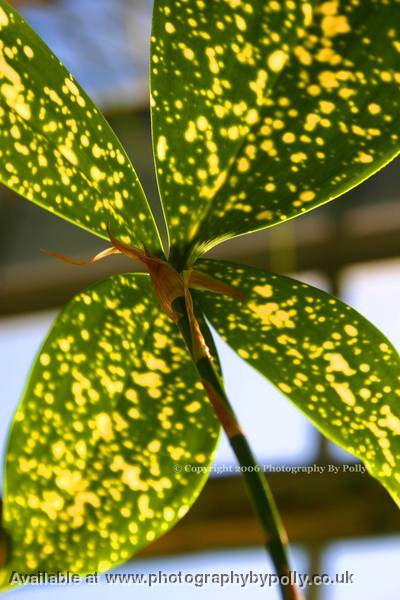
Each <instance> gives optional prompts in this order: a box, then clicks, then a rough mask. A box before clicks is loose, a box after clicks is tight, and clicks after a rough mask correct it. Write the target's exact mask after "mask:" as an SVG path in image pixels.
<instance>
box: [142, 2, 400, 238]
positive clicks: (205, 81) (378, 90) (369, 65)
mask: <svg viewBox="0 0 400 600" xmlns="http://www.w3.org/2000/svg"><path fill="white" fill-rule="evenodd" d="M169 4H171V3H169V2H166V1H164V2H159V3H158V6H159V9H158V11H157V12H156V16H155V34H156V39H155V41H153V61H154V58H155V57H157V59H158V62H157V63H156V64H154V62H153V76H152V77H153V90H154V91H153V95H154V96H155V98H154V101H155V107H154V108H153V113H154V121H155V127H154V130H155V142H156V144H158V143H160V138H161V136H164V137H165V142H163V143H162V144H161V145H160V147H161V150H162V152H161V154H165V161H161V162H160V161H159V170H160V169H162V171H163V172H161V173H160V172H159V179H160V186H161V188H162V191H163V196H164V198H165V200H166V202H167V203H170V204H171V206H172V205H173V206H172V207H171V208H170V209H169V208H168V206H167V211H168V210H170V212H171V215H170V217H169V224H170V227H172V226H173V224H172V218H173V217H174V218H175V219H176V221H177V222H176V225H175V227H176V228H178V227H182V228H183V233H182V235H185V236H186V237H185V240H188V238H191V236H195V241H196V242H197V244H198V245H199V246H205V245H208V247H210V246H212V245H213V244H215V243H216V242H217V240H219V239H223V238H227V237H233V236H235V235H239V234H243V233H248V232H250V231H256V230H259V229H264V228H266V227H269V226H271V225H274V224H276V223H279V222H281V221H284V220H286V219H290V218H292V217H295V216H296V215H299V214H300V213H302V212H305V211H308V210H310V209H311V208H314V207H316V206H318V205H320V204H323V203H325V202H327V201H329V200H331V199H333V198H335V197H337V196H339V195H340V194H343V193H344V192H346V191H347V190H349V189H350V188H352V187H354V186H355V185H357V184H359V183H360V182H361V181H363V180H364V179H365V178H367V177H368V176H370V175H372V174H373V173H374V172H376V171H377V170H378V169H380V168H381V167H382V166H384V165H385V164H386V163H387V162H388V161H390V160H391V159H393V158H394V157H395V156H396V155H397V154H398V152H399V149H400V141H399V134H398V131H397V126H396V123H397V120H398V113H399V109H400V93H399V86H400V25H399V23H400V3H399V2H398V0H396V1H393V2H382V1H380V0H363V1H362V2H348V1H346V0H340V1H339V0H332V1H327V2H326V1H323V2H322V1H320V2H318V3H317V7H318V8H317V9H316V10H315V11H314V17H313V25H312V26H311V27H308V28H307V30H306V31H305V35H303V37H302V38H301V39H299V40H298V41H297V42H296V44H295V46H294V48H293V50H292V52H291V54H290V58H289V61H288V63H287V65H286V66H285V68H284V69H283V70H282V72H281V74H280V76H279V77H277V78H274V79H273V78H269V79H268V84H269V85H266V86H265V88H264V89H263V87H262V85H261V82H262V81H263V79H262V78H261V76H259V78H258V79H257V76H256V74H257V73H260V71H259V70H260V69H263V70H264V72H267V71H266V69H267V65H268V61H269V57H270V48H266V47H263V46H262V39H263V37H262V36H260V35H259V30H258V28H257V23H259V22H261V20H262V10H261V8H260V4H261V3H259V2H256V1H252V2H250V1H249V2H247V3H245V2H231V5H236V7H237V8H236V9H230V8H229V3H228V2H220V3H218V5H219V6H220V10H221V14H222V13H223V12H224V13H225V14H224V17H221V16H220V13H219V12H218V11H217V10H216V9H215V8H214V7H215V4H216V3H215V2H213V1H212V0H208V1H207V0H204V1H203V2H198V3H190V9H191V10H192V11H193V15H191V16H192V17H193V18H194V19H195V20H197V21H198V25H197V26H196V27H194V28H191V27H190V25H189V22H188V18H187V17H188V11H189V6H188V7H187V8H185V9H184V8H181V9H180V10H179V11H174V12H172V10H173V9H171V12H172V14H169V15H167V14H165V10H164V13H162V12H161V9H162V8H163V7H165V6H166V5H169ZM262 4H263V5H264V6H265V7H267V9H266V10H268V7H272V5H273V6H274V7H276V8H278V7H279V6H280V7H282V6H283V5H284V3H278V2H265V3H262ZM200 5H202V6H203V7H204V8H199V6H200ZM246 6H250V7H251V8H252V9H253V13H252V14H249V15H246V12H245V11H246V8H245V7H246ZM281 10H283V9H281ZM210 14H212V15H213V16H215V18H214V25H213V26H212V25H210V23H209V22H208V21H206V19H207V15H210ZM237 14H240V15H241V16H243V18H245V20H246V30H245V31H244V32H240V31H239V30H238V29H236V31H235V30H234V26H233V23H231V24H229V26H228V21H229V20H231V21H233V20H234V18H235V15H237ZM278 14H279V13H277V15H278ZM182 15H184V16H183V17H182ZM204 15H205V16H204ZM166 22H171V23H172V24H173V26H174V28H175V30H176V32H173V33H172V34H170V35H166V34H165V33H164V35H163V39H162V40H161V31H162V26H165V25H166ZM221 22H222V23H224V24H226V25H225V29H221V30H218V24H219V23H221ZM206 23H207V26H206ZM203 24H204V25H203ZM272 31H274V28H273V29H272ZM201 32H204V34H205V33H208V34H209V36H210V37H209V38H208V39H207V38H206V37H205V38H204V39H203V38H201ZM239 35H242V38H243V41H242V42H241V43H239V41H238V36H239ZM195 36H197V37H195ZM246 43H247V44H248V46H245V44H246ZM287 43H288V33H287V31H285V30H283V31H282V35H281V38H280V40H278V41H277V45H276V46H274V49H275V48H277V49H279V48H280V49H282V48H283V44H287ZM186 48H188V49H189V50H192V51H193V53H194V59H193V61H186V62H187V63H188V64H187V66H186V67H185V66H184V64H183V61H184V59H183V58H178V57H179V53H180V56H182V55H183V53H184V52H185V49H186ZM207 48H208V49H209V51H208V52H209V55H210V57H211V56H213V57H214V59H215V60H216V61H217V66H216V67H215V71H217V68H218V73H215V74H213V73H210V68H209V67H210V66H211V65H213V64H214V59H212V60H211V59H210V64H208V62H207V61H206V56H205V50H206V49H207ZM246 48H247V52H248V56H249V59H248V61H250V57H257V59H258V60H256V61H255V64H254V65H249V64H245V65H243V64H242V63H241V62H240V56H241V53H243V52H245V51H246ZM211 53H212V54H211ZM178 71H180V72H179V73H178ZM154 72H155V74H154ZM263 77H264V79H265V75H264V76H263ZM257 81H258V84H257ZM224 82H225V83H224ZM167 86H168V91H166V88H167ZM213 86H214V87H213ZM217 88H218V89H219V90H220V92H219V93H216V91H215V90H217ZM213 90H214V91H213ZM252 90H255V91H256V92H257V93H253V92H252ZM156 92H157V95H156ZM174 102H175V104H174ZM177 102H180V103H181V105H182V107H181V108H179V107H178V108H177V107H176V103H177ZM241 103H242V106H243V108H245V110H244V112H243V113H242V114H241V115H237V114H235V106H240V105H241ZM179 106H180V105H179ZM249 111H252V112H250V113H249ZM249 114H251V115H252V118H251V119H250V123H249V122H248V115H249ZM202 117H206V119H207V127H206V126H205V123H206V122H205V121H204V127H205V131H204V132H201V131H200V132H199V131H198V127H197V125H196V129H195V128H194V126H190V123H195V122H196V123H197V119H199V118H200V119H201V118H202ZM167 118H168V122H166V124H165V125H163V124H162V122H161V119H167ZM253 119H254V122H253ZM231 127H234V128H236V129H235V130H234V131H236V130H238V131H239V136H238V139H237V140H235V141H234V142H231V143H229V131H230V128H231ZM186 132H188V133H187V135H185V134H186ZM191 138H194V140H195V141H194V142H189V141H188V139H191ZM165 147H166V148H167V150H166V151H165ZM176 176H178V178H179V180H180V179H181V178H182V180H183V182H180V181H179V180H178V181H177V182H176V181H175V180H174V178H175V177H176ZM203 177H204V179H203ZM173 203H176V204H173ZM192 203H193V204H192ZM180 206H183V209H182V208H181V210H185V211H186V209H188V212H187V214H186V213H185V214H184V215H183V216H182V215H180V214H179V210H178V209H179V207H180ZM173 209H174V210H173ZM202 219H203V221H202ZM201 221H202V222H201ZM191 227H192V229H191ZM173 236H174V240H175V239H176V238H177V236H178V233H177V232H176V231H174V232H173Z"/></svg>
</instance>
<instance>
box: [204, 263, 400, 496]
mask: <svg viewBox="0 0 400 600" xmlns="http://www.w3.org/2000/svg"><path fill="white" fill-rule="evenodd" d="M196 268H199V269H201V270H205V271H206V272H207V273H209V274H210V275H212V276H213V277H216V278H218V279H220V280H222V281H224V282H225V283H228V284H230V285H234V286H237V287H238V288H239V289H241V290H242V292H244V294H245V295H246V302H244V303H240V302H238V301H237V300H232V299H229V298H227V297H223V296H218V297H216V295H215V294H211V293H205V292H201V293H200V292H198V293H197V297H198V300H199V304H200V306H201V307H202V308H203V310H204V312H205V314H206V316H207V317H208V319H209V320H210V322H211V323H212V325H213V326H214V327H215V329H216V330H217V331H218V333H219V334H220V335H221V336H222V337H223V338H224V339H225V340H226V341H227V342H228V344H229V345H230V346H232V348H234V350H236V352H237V353H238V354H239V355H240V356H241V357H242V358H243V359H245V360H246V361H247V362H248V363H249V364H251V365H252V366H253V367H255V368H256V369H257V370H258V371H260V373H262V374H263V375H264V376H265V377H267V378H268V379H270V381H271V382H272V383H274V384H275V385H276V386H277V387H278V388H279V389H280V390H281V391H282V392H283V393H284V394H285V395H286V396H287V397H288V398H289V399H290V400H291V401H292V402H293V403H294V404H295V405H296V406H297V407H298V408H299V409H300V410H301V411H302V412H303V413H304V414H306V415H307V416H308V417H309V418H310V419H311V421H312V422H313V423H314V424H315V425H316V426H317V427H318V428H319V429H320V430H321V431H322V432H323V433H324V434H325V435H326V436H327V437H328V438H330V439H331V440H333V441H334V442H336V443H337V444H339V445H340V446H342V447H343V448H344V449H345V450H347V451H348V452H350V453H351V454H354V455H355V456H357V457H358V458H360V459H361V460H362V461H363V462H364V463H365V464H366V466H367V468H368V470H369V471H370V473H371V474H372V475H374V476H375V477H376V478H377V479H379V480H380V481H381V483H382V484H383V485H384V486H385V487H386V488H387V489H388V490H389V491H390V493H391V494H392V496H393V498H394V499H395V500H396V502H397V503H399V504H400V470H399V462H398V457H399V456H400V398H399V397H400V360H399V355H398V353H397V352H396V350H395V349H394V348H393V346H392V345H391V344H390V342H389V341H388V340H387V339H386V338H385V337H384V335H383V334H382V333H381V332H380V331H378V330H377V329H376V328H375V327H374V326H373V325H372V324H371V323H369V321H367V320H366V319H365V318H364V317H362V316H361V315H360V314H359V313H357V312H356V311H355V310H353V309H352V308H350V307H349V306H347V305H346V304H344V303H343V302H341V301H340V300H337V299H336V298H334V297H332V296H330V295H329V294H327V293H325V292H322V291H320V290H317V289H315V288H313V287H311V286H309V285H306V284H304V283H300V282H298V281H296V280H293V279H289V278H287V277H282V276H279V275H272V274H268V273H265V272H263V271H260V270H259V269H254V268H250V267H245V266H240V265H235V264H232V263H224V262H219V261H200V262H199V263H198V265H197V267H196ZM248 400H249V399H248ZM284 427H285V425H284V424H282V434H284Z"/></svg>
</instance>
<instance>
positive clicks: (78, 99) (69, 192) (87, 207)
mask: <svg viewBox="0 0 400 600" xmlns="http://www.w3.org/2000/svg"><path fill="white" fill-rule="evenodd" d="M0 181H1V182H2V183H4V184H5V185H6V186H8V187H10V188H12V189H13V190H15V191H16V192H18V193H19V194H21V195H22V196H24V197H25V198H28V199H29V200H32V201H33V202H35V203H36V204H39V205H40V206H42V207H43V208H46V209H47V210H49V211H51V212H54V213H56V214H57V215H59V216H61V217H63V218H64V219H67V220H68V221H71V222H73V223H75V224H76V225H79V226H80V227H83V228H85V229H88V230H89V231H92V232H93V233H95V234H96V235H99V236H100V237H103V238H107V237H108V236H107V225H109V226H110V228H111V230H112V231H113V233H114V235H116V236H118V237H119V239H120V240H122V241H124V240H125V243H127V244H131V245H140V244H141V243H143V244H145V246H146V247H147V248H148V249H149V250H151V251H152V252H154V253H160V252H161V243H160V240H159V235H158V232H157V228H156V225H155V222H154V219H153V216H152V213H151V211H150V208H149V206H148V203H147V200H146V197H145V195H144V192H143V190H142V187H141V185H140V183H139V180H138V178H137V175H136V173H135V171H134V169H133V167H132V165H131V163H130V161H129V159H128V157H127V156H126V154H125V152H124V150H123V148H122V146H121V144H120V142H119V141H118V139H117V138H116V136H115V134H114V132H113V131H112V129H111V128H110V126H109V125H108V123H107V122H106V121H105V119H104V117H103V116H102V115H101V114H100V112H99V111H98V109H97V108H96V107H95V106H94V104H93V102H92V101H91V100H90V98H89V97H88V96H87V95H86V94H85V92H84V91H83V90H82V89H81V87H80V86H79V85H78V83H77V82H76V81H75V80H74V78H73V77H72V75H71V74H70V73H69V72H68V71H67V70H66V69H65V68H64V67H63V66H62V65H61V63H60V62H59V60H58V59H57V58H56V57H55V56H54V55H53V54H52V53H51V52H50V50H49V49H48V47H47V46H46V45H45V44H44V43H43V41H42V40H41V39H40V38H39V37H38V36H37V35H36V33H35V32H34V31H33V30H32V29H31V28H30V27H29V25H28V24H27V23H26V22H25V21H24V20H23V19H22V17H21V16H20V15H19V14H18V13H17V12H16V11H15V10H14V9H13V8H11V7H10V5H9V4H8V3H7V2H5V0H0Z"/></svg>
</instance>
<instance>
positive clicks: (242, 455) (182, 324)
mask: <svg viewBox="0 0 400 600" xmlns="http://www.w3.org/2000/svg"><path fill="white" fill-rule="evenodd" d="M172 308H173V310H174V312H175V314H176V315H179V319H178V320H177V325H178V327H179V329H180V331H181V334H182V336H183V339H184V340H185V343H186V345H187V347H188V349H189V351H190V353H191V356H192V358H193V361H194V363H195V365H196V368H197V371H198V373H199V375H200V378H201V381H202V383H203V386H204V389H205V391H206V394H207V396H208V398H209V400H210V402H211V404H212V406H213V408H214V411H215V413H216V415H217V418H218V420H219V421H220V423H221V425H222V427H223V429H224V431H225V433H226V435H227V436H228V439H229V442H230V445H231V447H232V449H233V451H234V453H235V456H236V458H237V460H238V462H239V464H240V466H241V467H242V474H243V477H244V479H245V482H246V486H247V491H248V493H249V496H250V499H251V501H252V504H253V507H254V510H255V513H256V515H257V517H258V520H259V522H260V524H261V526H262V528H263V530H264V534H265V539H266V541H265V547H266V550H267V552H268V553H269V555H270V556H271V559H272V562H273V564H274V568H275V570H276V573H277V575H278V576H279V582H280V589H281V594H282V599H283V600H302V595H301V593H300V591H299V589H298V588H297V586H295V585H294V584H292V583H289V584H288V585H285V584H284V583H283V582H284V581H285V580H284V579H283V577H286V578H287V577H288V578H289V581H290V572H291V569H290V562H289V557H288V538H287V534H286V531H285V528H284V526H283V523H282V521H281V518H280V516H279V512H278V509H277V506H276V504H275V501H274V498H273V495H272V492H271V489H270V487H269V485H268V482H267V480H266V478H265V476H264V475H263V473H262V471H261V468H260V467H259V465H258V464H257V461H256V459H255V457H254V455H253V452H252V450H251V448H250V445H249V443H248V441H247V438H246V436H245V435H244V433H243V431H242V429H241V427H240V424H239V422H238V420H237V418H236V415H235V413H234V410H233V408H232V406H231V404H230V402H229V399H228V397H227V395H226V392H225V389H224V385H223V382H222V380H221V378H220V376H219V374H218V372H217V370H216V368H215V366H214V360H213V357H212V356H211V353H210V349H209V347H207V352H202V353H201V349H202V348H204V347H205V346H206V343H205V339H206V337H207V336H206V335H205V333H203V331H202V329H201V324H200V322H199V321H197V320H196V323H197V325H198V326H197V327H193V324H192V323H191V316H190V313H191V311H188V307H187V299H186V298H185V297H184V296H180V297H178V298H176V299H175V300H174V302H173V303H172ZM196 336H197V337H200V336H201V338H202V339H194V338H196ZM199 353H201V356H200V357H199Z"/></svg>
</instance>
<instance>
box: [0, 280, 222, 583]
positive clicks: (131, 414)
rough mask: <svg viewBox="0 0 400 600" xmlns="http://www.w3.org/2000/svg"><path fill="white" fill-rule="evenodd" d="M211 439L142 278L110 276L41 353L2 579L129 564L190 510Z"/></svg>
mask: <svg viewBox="0 0 400 600" xmlns="http://www.w3.org/2000/svg"><path fill="white" fill-rule="evenodd" d="M218 431H219V426H218V425H217V422H216V420H215V418H214V413H213V410H212V408H211V406H210V404H209V402H208V400H207V399H206V397H205V395H204V392H203V388H202V386H201V384H200V382H199V379H198V376H197V373H196V370H195V368H194V365H193V363H192V362H191V359H190V356H189V354H188V352H187V350H186V348H185V346H184V344H183V341H181V338H180V334H179V331H178V329H177V328H176V326H175V325H174V323H172V321H170V320H169V319H168V318H167V317H166V316H165V315H164V314H163V313H161V312H160V309H159V308H158V304H157V301H156V299H155V297H154V295H153V292H152V286H151V283H150V279H149V277H148V276H147V275H133V274H129V275H121V276H115V277H113V278H111V279H108V280H106V281H103V282H102V283H99V284H97V285H95V286H94V287H92V288H91V289H89V290H88V291H86V292H84V293H82V294H81V295H80V296H77V297H76V298H74V299H73V300H72V301H71V302H70V303H69V304H68V305H67V307H66V308H65V309H64V311H63V312H62V313H61V315H60V316H59V318H58V319H57V320H56V322H55V325H54V326H53V328H52V330H51V331H50V334H49V336H48V338H47V340H46V341H45V343H44V346H43V348H42V350H41V352H40V354H39V356H38V359H37V360H36V363H35V365H34V367H33V371H32V373H31V376H30V379H29V381H28V384H27V388H26V391H25V393H24V396H23V399H22V402H21V404H20V406H19V408H18V410H17V413H16V415H15V418H14V423H13V427H12V430H11V434H10V439H9V444H8V450H7V459H6V480H5V495H4V526H5V528H6V530H7V531H8V533H9V534H10V536H11V538H12V554H11V562H10V563H9V564H8V565H7V570H8V572H10V571H12V570H15V571H19V572H22V573H24V572H30V571H31V572H32V571H37V570H39V571H40V570H44V571H48V572H49V571H50V572H54V571H56V570H60V571H66V570H69V571H73V572H77V573H88V572H94V571H103V570H105V569H108V568H110V567H112V566H113V565H116V564H119V563H121V562H124V561H126V560H128V559H129V558H130V557H131V555H132V554H133V553H135V552H137V551H138V550H139V549H140V548H142V547H143V546H144V545H146V544H148V543H149V542H151V541H152V540H154V539H156V538H157V537H159V536H160V535H161V534H163V533H164V532H165V531H167V530H168V529H170V528H171V527H172V526H173V525H174V524H175V523H176V522H177V520H178V519H180V518H181V517H182V516H183V515H184V514H185V513H186V511H187V510H188V508H189V507H190V506H191V504H192V503H193V502H194V500H195V499H196V497H197V495H198V494H199V492H200V490H201V488H202V486H203V484H204V483H205V480H206V478H207V475H208V473H207V470H208V465H209V464H210V461H211V458H212V456H213V452H214V449H215V446H216V442H217V438H218ZM176 464H178V465H180V466H179V468H176V467H175V465H176ZM185 464H189V465H196V466H197V467H201V469H199V470H198V472H196V471H195V470H188V471H187V470H185V467H184V465H185ZM200 470H201V472H199V471H200ZM82 550H84V551H82ZM3 579H7V573H5V571H3Z"/></svg>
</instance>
